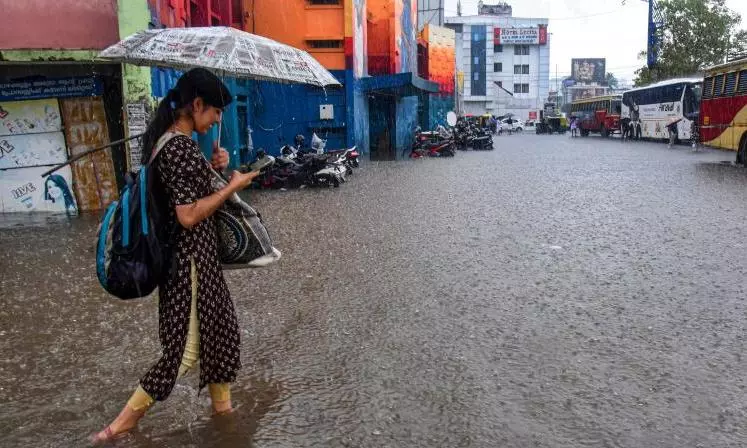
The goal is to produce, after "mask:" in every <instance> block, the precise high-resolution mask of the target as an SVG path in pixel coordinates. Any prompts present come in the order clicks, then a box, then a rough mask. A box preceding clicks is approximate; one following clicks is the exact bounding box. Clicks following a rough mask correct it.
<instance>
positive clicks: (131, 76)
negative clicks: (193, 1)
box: [117, 0, 153, 171]
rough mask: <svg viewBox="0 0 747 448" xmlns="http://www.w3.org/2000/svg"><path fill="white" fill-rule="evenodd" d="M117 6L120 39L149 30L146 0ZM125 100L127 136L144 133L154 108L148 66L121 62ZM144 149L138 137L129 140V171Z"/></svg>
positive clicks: (137, 163) (121, 1) (128, 0)
mask: <svg viewBox="0 0 747 448" xmlns="http://www.w3.org/2000/svg"><path fill="white" fill-rule="evenodd" d="M117 6H118V11H117V13H118V16H119V38H120V39H124V38H125V37H127V36H130V35H132V34H135V33H136V32H138V31H142V30H147V29H148V24H149V23H150V10H149V9H148V2H147V0H119V2H118V5H117ZM122 99H123V105H124V107H123V111H122V113H123V123H124V131H125V137H130V136H132V135H136V134H140V133H142V132H145V127H146V126H147V124H148V121H149V118H150V114H151V112H152V110H153V97H152V95H151V75H150V68H149V67H138V66H135V65H130V64H122ZM142 150H143V149H142V148H141V147H140V141H139V140H137V139H136V140H131V141H130V142H128V144H127V160H128V165H127V166H128V169H129V170H131V171H134V170H136V169H138V168H139V167H140V158H141V154H142Z"/></svg>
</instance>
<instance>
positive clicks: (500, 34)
mask: <svg viewBox="0 0 747 448" xmlns="http://www.w3.org/2000/svg"><path fill="white" fill-rule="evenodd" d="M493 43H494V44H495V45H545V44H547V27H544V26H539V27H532V28H495V29H494V30H493Z"/></svg>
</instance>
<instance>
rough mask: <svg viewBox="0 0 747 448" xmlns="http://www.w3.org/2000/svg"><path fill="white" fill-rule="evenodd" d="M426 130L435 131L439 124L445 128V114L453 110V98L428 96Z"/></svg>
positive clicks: (436, 95) (435, 95)
mask: <svg viewBox="0 0 747 448" xmlns="http://www.w3.org/2000/svg"><path fill="white" fill-rule="evenodd" d="M427 107H428V129H436V127H437V126H438V125H439V124H440V125H442V126H447V127H448V124H447V123H446V114H447V113H449V111H453V110H454V97H453V96H445V95H438V94H431V95H428V106H427Z"/></svg>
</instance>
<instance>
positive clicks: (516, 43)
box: [445, 3, 550, 120]
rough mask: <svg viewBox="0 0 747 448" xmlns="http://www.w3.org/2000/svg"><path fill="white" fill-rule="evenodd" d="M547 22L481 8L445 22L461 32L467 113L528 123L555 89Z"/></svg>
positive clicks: (458, 44)
mask: <svg viewBox="0 0 747 448" xmlns="http://www.w3.org/2000/svg"><path fill="white" fill-rule="evenodd" d="M547 25H548V19H541V18H519V17H513V15H512V11H511V6H509V5H507V4H505V3H502V4H498V5H482V4H481V5H480V7H479V14H478V15H476V16H460V17H446V23H445V26H446V27H448V28H451V29H453V30H454V31H455V32H456V61H457V71H458V72H463V73H464V96H463V98H462V99H461V100H462V101H463V104H460V105H458V107H457V109H458V110H460V111H462V112H463V113H465V114H474V115H480V114H484V113H489V114H493V115H504V114H507V113H513V114H514V115H515V116H516V117H517V118H520V119H522V120H526V119H528V118H530V116H531V115H534V113H536V111H538V110H540V109H542V108H543V106H544V103H545V101H546V100H547V95H548V92H549V90H550V35H549V33H548V31H547Z"/></svg>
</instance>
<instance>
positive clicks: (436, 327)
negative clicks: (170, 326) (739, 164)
mask: <svg viewBox="0 0 747 448" xmlns="http://www.w3.org/2000/svg"><path fill="white" fill-rule="evenodd" d="M496 147H497V149H496V150H495V151H492V152H484V153H480V152H467V153H460V154H458V155H457V157H456V158H455V159H454V160H421V161H406V162H397V163H381V164H377V163H368V164H366V165H365V166H364V167H363V168H362V170H361V171H360V172H357V173H356V174H355V178H354V179H352V180H351V182H350V183H348V184H346V185H343V187H342V188H339V189H334V190H324V191H319V190H304V191H296V192H263V193H253V194H251V198H252V200H251V202H252V203H253V204H254V205H256V206H257V208H258V209H259V210H260V211H261V212H262V213H263V215H264V216H265V219H266V221H267V223H268V226H269V227H270V229H271V231H272V233H273V235H274V237H275V239H276V241H277V246H278V247H279V248H280V249H281V250H282V251H283V253H284V258H283V260H282V261H281V262H280V263H279V264H277V265H276V266H274V267H272V268H269V269H265V270H256V271H231V272H228V273H227V274H226V276H227V279H228V283H229V286H230V289H231V292H232V295H233V297H234V299H235V301H236V305H237V310H238V314H239V321H240V324H241V327H242V332H243V333H242V361H243V363H244V366H245V367H244V369H243V370H242V373H241V374H240V377H239V381H238V383H237V384H236V385H235V387H234V389H233V390H234V402H235V404H237V405H239V408H238V411H237V412H236V413H235V414H234V415H233V416H230V417H225V418H218V419H211V418H210V417H209V400H208V397H207V394H201V395H200V396H199V397H198V396H197V391H196V385H197V375H196V374H192V375H190V376H189V377H188V378H186V379H185V380H183V381H181V382H180V383H179V384H178V385H177V387H176V388H175V389H174V392H173V394H172V396H171V397H170V399H169V400H168V401H167V402H166V403H162V404H158V405H157V406H155V408H154V409H153V410H152V411H151V412H150V414H149V415H148V416H147V417H146V418H145V419H144V420H143V422H142V423H141V426H140V429H139V430H138V431H137V432H134V433H132V434H131V435H129V436H128V437H127V438H125V439H123V440H121V441H119V442H118V444H117V445H118V446H123V447H172V446H173V447H176V446H180V447H182V446H184V447H235V446H244V447H246V446H255V447H319V446H327V447H678V448H679V447H683V446H688V447H708V448H711V447H732V446H744V445H745V444H747V400H745V384H746V383H745V372H747V363H746V362H745V360H744V359H743V353H744V351H745V331H744V330H745V324H746V323H747V304H746V303H745V298H746V297H747V293H746V291H745V285H746V284H747V282H746V280H747V250H746V249H747V225H746V224H745V218H747V201H746V200H745V199H746V198H747V170H744V169H741V168H735V167H731V166H721V165H719V164H718V162H719V161H721V160H732V159H733V154H731V153H722V152H712V151H707V152H703V153H698V154H693V153H691V152H690V151H689V149H688V148H686V147H679V148H677V149H673V150H667V149H666V146H665V145H661V144H651V143H640V144H626V145H624V144H621V143H620V142H619V141H617V140H612V141H609V140H608V141H605V140H601V139H600V138H593V137H592V138H588V139H574V140H571V139H570V138H569V137H564V136H536V135H523V136H521V135H514V136H503V137H499V138H497V139H496ZM0 220H2V221H3V224H2V226H3V227H4V228H3V230H1V231H0V271H1V272H2V280H1V282H2V283H0V285H1V287H2V307H0V351H1V352H2V357H1V359H0V403H1V404H0V445H1V446H3V447H6V448H11V447H27V446H35V447H41V446H50V447H52V446H79V445H83V444H84V443H85V442H84V441H85V437H86V436H87V435H88V433H90V432H91V431H93V430H96V429H100V428H101V427H103V426H104V425H105V424H106V423H107V422H108V421H109V420H110V419H111V418H112V417H114V416H115V415H116V413H117V412H118V411H119V409H120V407H121V406H122V405H123V403H124V402H125V401H126V400H127V398H128V397H129V394H130V393H131V391H132V390H133V388H134V387H135V385H136V383H137V380H138V378H139V376H140V375H142V374H143V373H144V372H145V371H146V369H147V368H148V367H149V366H150V365H151V364H152V363H153V362H154V361H155V360H156V359H157V357H158V352H159V347H158V343H157V331H156V329H157V316H156V303H155V300H140V301H133V302H129V303H125V302H121V301H117V300H116V299H112V298H108V297H106V296H105V295H104V294H103V293H102V291H101V290H100V288H99V286H98V285H97V283H96V280H95V278H94V269H93V247H94V246H93V245H94V235H95V230H96V224H97V223H96V220H95V219H76V220H73V221H71V222H68V221H65V220H61V221H57V222H56V223H54V224H53V225H50V223H49V222H46V221H45V220H40V221H39V222H36V221H34V222H30V221H28V220H25V219H21V220H20V221H22V223H23V224H24V225H23V226H22V227H17V226H16V224H18V223H17V222H16V221H15V220H10V219H9V218H7V217H3V218H0Z"/></svg>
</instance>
